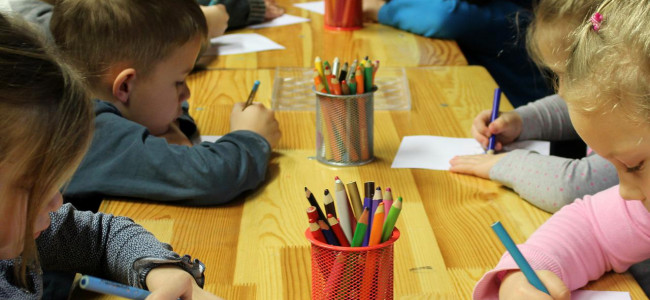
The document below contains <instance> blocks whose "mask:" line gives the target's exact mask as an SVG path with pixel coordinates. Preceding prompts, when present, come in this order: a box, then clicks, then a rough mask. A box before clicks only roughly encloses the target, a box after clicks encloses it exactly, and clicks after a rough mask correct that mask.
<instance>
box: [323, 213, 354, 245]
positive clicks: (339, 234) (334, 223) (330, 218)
mask: <svg viewBox="0 0 650 300" xmlns="http://www.w3.org/2000/svg"><path fill="white" fill-rule="evenodd" d="M327 221H328V222H330V226H331V228H332V231H334V235H336V238H337V239H338V240H339V243H340V244H341V246H343V247H350V243H348V239H347V237H345V233H343V229H341V224H339V222H338V221H337V220H336V218H334V216H332V214H328V215H327Z"/></svg>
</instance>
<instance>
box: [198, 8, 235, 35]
mask: <svg viewBox="0 0 650 300" xmlns="http://www.w3.org/2000/svg"><path fill="white" fill-rule="evenodd" d="M201 10H202V11H203V14H204V15H205V20H206V21H207V23H208V38H215V37H218V36H221V35H223V33H224V32H226V29H228V19H230V15H228V11H226V6H225V5H223V4H217V5H210V6H201Z"/></svg>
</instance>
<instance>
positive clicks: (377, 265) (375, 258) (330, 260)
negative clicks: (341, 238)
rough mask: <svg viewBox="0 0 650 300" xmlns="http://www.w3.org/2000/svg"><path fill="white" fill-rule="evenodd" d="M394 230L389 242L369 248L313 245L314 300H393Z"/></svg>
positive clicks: (395, 238) (396, 237)
mask: <svg viewBox="0 0 650 300" xmlns="http://www.w3.org/2000/svg"><path fill="white" fill-rule="evenodd" d="M399 235H400V234H399V230H397V228H395V229H393V234H392V235H391V237H390V239H388V241H386V242H384V243H381V244H379V245H375V246H369V247H341V246H332V245H328V244H324V243H322V242H319V241H317V240H316V239H314V238H313V237H312V235H311V231H310V230H309V229H307V231H305V236H306V237H307V239H308V240H309V242H311V299H312V300H321V299H328V300H329V299H393V244H394V243H395V241H396V240H397V239H398V238H399Z"/></svg>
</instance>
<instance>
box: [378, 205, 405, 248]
mask: <svg viewBox="0 0 650 300" xmlns="http://www.w3.org/2000/svg"><path fill="white" fill-rule="evenodd" d="M400 212H402V197H397V201H395V202H394V203H393V206H392V207H391V208H390V211H389V212H388V214H387V215H388V216H387V217H386V221H385V222H384V226H383V228H382V230H381V231H382V234H381V242H382V243H383V242H385V241H388V239H390V237H391V236H392V235H393V229H394V228H395V223H396V222H397V218H398V217H399V214H400Z"/></svg>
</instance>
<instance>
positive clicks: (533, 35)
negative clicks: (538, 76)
mask: <svg viewBox="0 0 650 300" xmlns="http://www.w3.org/2000/svg"><path fill="white" fill-rule="evenodd" d="M600 1H601V0H540V1H537V2H536V3H535V5H534V7H533V13H534V18H533V20H532V21H531V23H530V25H529V26H528V32H527V34H526V48H527V50H528V53H529V54H530V57H531V58H532V59H533V61H534V62H535V63H536V64H537V65H538V66H539V67H541V68H545V67H547V66H545V62H544V61H543V60H542V57H541V54H540V52H541V51H540V48H539V46H540V45H539V41H538V37H539V34H540V32H542V31H544V30H548V31H551V32H553V34H566V36H558V37H557V41H554V42H553V44H554V45H553V46H552V47H555V48H556V49H555V51H556V52H560V51H565V50H566V49H565V48H568V47H569V45H570V44H571V41H570V32H571V31H573V30H574V29H575V28H576V27H577V26H578V25H579V24H580V23H581V22H583V21H584V20H585V19H586V18H588V15H589V13H590V12H592V11H593V10H594V9H595V8H596V7H597V6H598V3H599V2H600ZM556 26H567V27H568V28H566V29H567V30H566V32H556V31H558V29H559V28H557V27H556ZM556 88H557V87H556Z"/></svg>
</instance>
